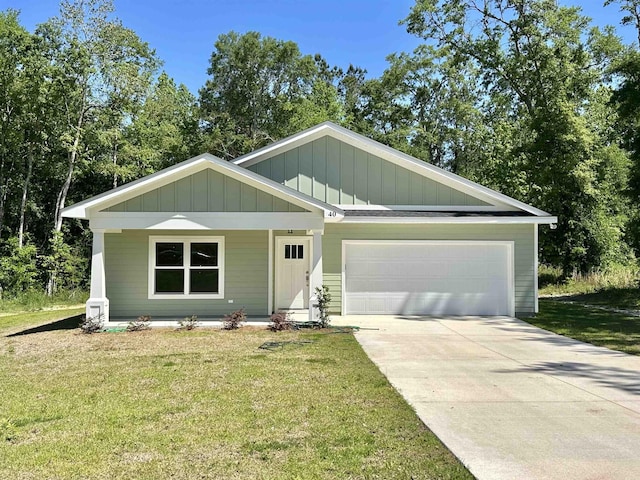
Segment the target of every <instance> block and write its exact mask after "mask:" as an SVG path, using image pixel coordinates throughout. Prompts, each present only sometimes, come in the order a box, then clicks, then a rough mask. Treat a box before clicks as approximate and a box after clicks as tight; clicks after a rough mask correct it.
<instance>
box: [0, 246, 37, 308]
mask: <svg viewBox="0 0 640 480" xmlns="http://www.w3.org/2000/svg"><path fill="white" fill-rule="evenodd" d="M36 259H37V250H36V247H35V245H31V244H27V245H24V246H23V247H19V246H18V239H17V238H16V237H12V238H9V239H8V240H7V241H5V242H4V243H3V244H2V245H0V297H2V296H6V295H8V296H10V297H15V296H17V295H19V294H20V293H21V292H27V291H30V290H33V289H35V288H36V287H37V280H38V266H37V262H36Z"/></svg>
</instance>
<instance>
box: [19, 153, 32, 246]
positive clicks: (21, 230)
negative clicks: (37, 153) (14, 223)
mask: <svg viewBox="0 0 640 480" xmlns="http://www.w3.org/2000/svg"><path fill="white" fill-rule="evenodd" d="M32 171H33V152H32V151H31V149H30V148H29V152H28V153H27V175H26V177H25V179H24V185H23V186H22V201H21V202H20V225H19V226H18V247H19V248H22V244H23V242H24V217H25V211H26V209H27V192H28V191H29V182H30V181H31V172H32Z"/></svg>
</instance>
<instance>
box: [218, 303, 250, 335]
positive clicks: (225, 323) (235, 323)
mask: <svg viewBox="0 0 640 480" xmlns="http://www.w3.org/2000/svg"><path fill="white" fill-rule="evenodd" d="M246 320H247V315H246V314H245V313H244V307H242V308H241V309H240V310H236V311H235V312H231V313H230V314H229V315H225V316H224V318H223V319H222V328H223V329H224V330H237V329H238V328H240V327H241V326H242V324H243V323H244V322H245V321H246Z"/></svg>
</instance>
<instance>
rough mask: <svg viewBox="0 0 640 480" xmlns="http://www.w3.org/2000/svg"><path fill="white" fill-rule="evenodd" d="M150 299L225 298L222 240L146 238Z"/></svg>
mask: <svg viewBox="0 0 640 480" xmlns="http://www.w3.org/2000/svg"><path fill="white" fill-rule="evenodd" d="M149 298H172V299H178V298H185V299H191V298H207V299H214V298H224V237H154V236H152V237H149Z"/></svg>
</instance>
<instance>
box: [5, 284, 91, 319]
mask: <svg viewBox="0 0 640 480" xmlns="http://www.w3.org/2000/svg"><path fill="white" fill-rule="evenodd" d="M40 283H41V282H39V283H38V286H37V287H36V288H32V289H30V290H22V291H20V292H19V293H16V294H14V295H11V296H9V295H5V297H4V298H2V299H0V312H4V313H6V312H31V311H37V310H43V309H55V308H59V307H61V306H71V305H79V304H83V303H84V302H86V301H87V298H88V297H89V296H88V295H87V293H86V292H85V291H84V290H64V289H58V290H57V291H56V292H55V293H54V294H53V295H47V293H46V292H45V290H44V289H43V288H42V287H41V286H40Z"/></svg>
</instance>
